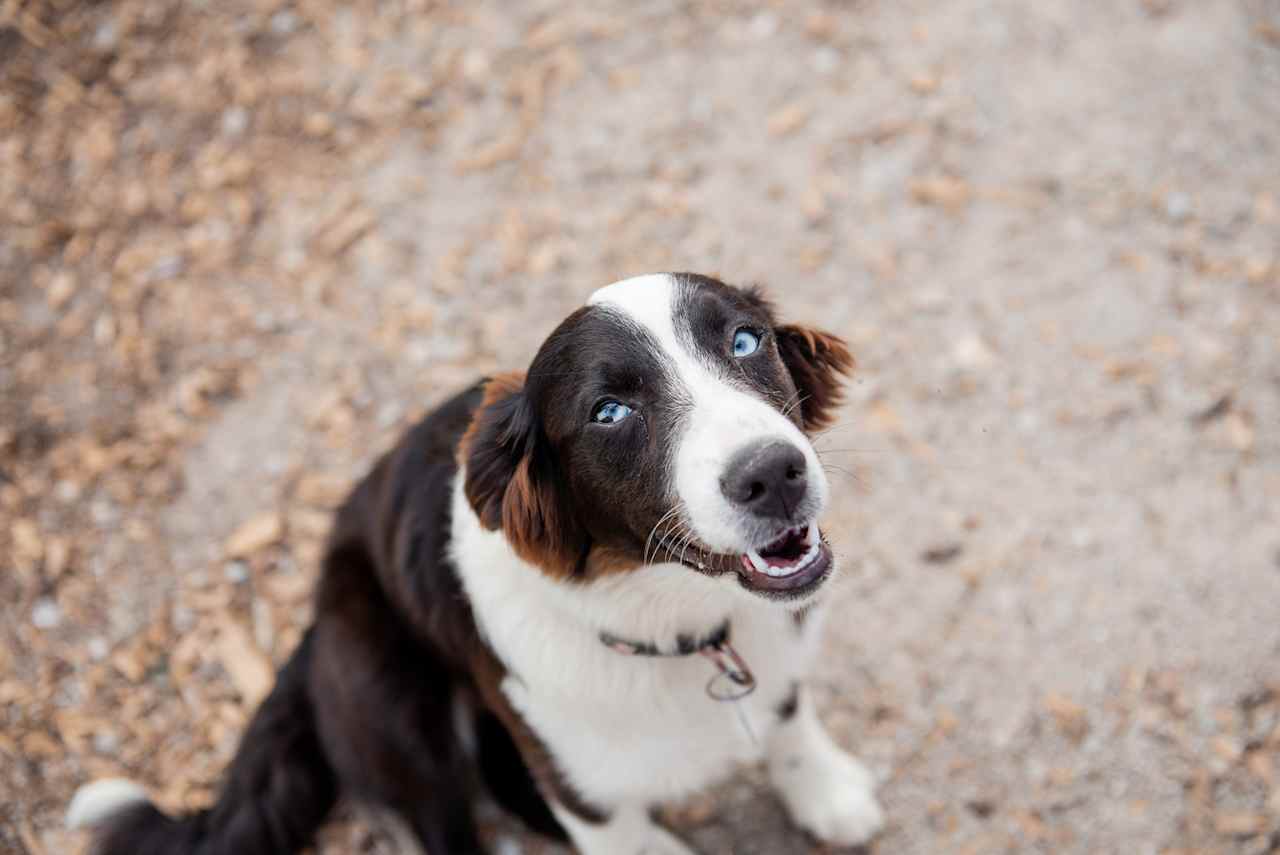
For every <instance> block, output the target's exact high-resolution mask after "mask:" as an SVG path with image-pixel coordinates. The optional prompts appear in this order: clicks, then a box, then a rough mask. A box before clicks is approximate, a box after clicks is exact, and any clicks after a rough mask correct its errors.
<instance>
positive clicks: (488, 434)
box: [459, 374, 583, 576]
mask: <svg viewBox="0 0 1280 855" xmlns="http://www.w3.org/2000/svg"><path fill="white" fill-rule="evenodd" d="M459 455H460V457H461V461H460V462H461V463H462V464H463V465H464V466H465V467H466V482H465V484H464V485H463V492H464V493H465V494H466V497H467V501H468V502H469V503H470V504H471V507H472V508H474V509H475V512H476V514H477V515H478V516H479V517H480V522H481V524H482V525H484V527H485V528H487V529H490V530H491V531H496V530H499V529H501V530H502V532H503V534H505V535H506V538H507V540H508V542H510V544H511V546H512V547H513V548H514V549H515V551H516V553H517V554H519V555H520V557H522V558H524V559H525V560H526V561H530V562H532V563H534V564H537V565H538V566H539V567H541V568H542V569H543V570H545V571H546V572H548V573H550V574H552V575H555V576H569V575H572V574H573V573H574V571H575V568H576V567H577V565H578V563H579V557H580V552H581V543H582V540H583V537H582V534H581V532H580V530H579V529H578V526H577V525H576V524H575V523H574V521H573V519H572V514H571V513H570V512H569V511H568V509H567V507H566V505H565V502H564V500H563V498H562V497H563V495H564V491H563V489H562V488H561V485H560V480H559V478H558V476H557V474H556V471H555V467H554V465H553V460H552V456H551V449H550V448H549V447H548V444H547V441H546V437H545V436H544V435H543V433H542V427H541V425H540V424H539V421H538V415H537V413H536V412H535V411H534V408H533V405H532V403H531V402H530V401H529V399H528V397H527V396H526V394H525V391H524V376H523V375H520V374H502V375H498V376H496V377H493V378H491V379H490V380H489V381H488V383H487V384H486V386H485V390H484V397H483V399H482V401H481V403H480V407H479V408H478V409H477V410H476V412H475V415H474V416H473V417H472V421H471V426H470V427H469V428H468V429H467V432H466V434H465V435H464V436H463V438H462V442H461V444H460V445H459Z"/></svg>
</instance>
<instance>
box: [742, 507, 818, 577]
mask: <svg viewBox="0 0 1280 855" xmlns="http://www.w3.org/2000/svg"><path fill="white" fill-rule="evenodd" d="M741 563H742V571H740V572H741V575H742V578H743V580H744V584H746V585H747V587H750V588H754V589H757V590H761V591H769V592H782V593H787V594H800V593H807V592H808V590H811V589H812V588H813V587H816V586H817V585H818V584H820V583H821V581H822V579H823V578H824V577H825V576H826V574H827V572H828V571H829V570H830V569H831V548H830V547H828V546H827V544H826V543H825V542H824V541H823V540H822V532H821V531H819V530H818V524H817V523H816V522H811V523H809V524H808V525H803V526H796V527H793V528H789V529H786V530H785V531H783V532H782V533H781V534H780V535H778V536H777V537H775V538H774V539H773V540H771V541H769V542H768V543H766V544H765V545H764V546H761V547H759V548H757V549H752V550H750V551H748V552H746V553H743V555H742V557H741Z"/></svg>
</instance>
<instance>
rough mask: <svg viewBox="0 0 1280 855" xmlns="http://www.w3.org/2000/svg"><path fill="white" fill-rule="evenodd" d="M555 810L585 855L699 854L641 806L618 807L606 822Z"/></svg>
mask: <svg viewBox="0 0 1280 855" xmlns="http://www.w3.org/2000/svg"><path fill="white" fill-rule="evenodd" d="M551 809H552V810H553V811H554V812H555V815H556V819H558V820H560V824H561V825H563V826H564V829H565V831H567V832H569V837H570V839H572V840H573V845H574V846H576V847H577V849H578V851H579V852H580V853H582V855H695V853H694V851H693V850H692V849H690V848H689V847H688V846H686V845H685V844H683V843H681V842H680V840H679V839H678V838H676V837H675V835H673V834H671V832H669V831H667V830H666V829H664V828H662V827H661V826H659V825H658V824H657V823H656V822H654V821H653V820H652V819H650V818H649V811H648V810H646V809H645V808H643V807H641V806H639V805H627V806H625V807H622V808H616V809H614V810H612V811H610V812H609V815H608V817H607V818H606V819H605V820H604V821H602V822H588V821H586V820H584V819H582V818H581V817H579V816H578V815H576V814H574V813H571V812H570V811H567V810H565V809H564V808H562V807H560V806H559V805H556V804H552V806H551Z"/></svg>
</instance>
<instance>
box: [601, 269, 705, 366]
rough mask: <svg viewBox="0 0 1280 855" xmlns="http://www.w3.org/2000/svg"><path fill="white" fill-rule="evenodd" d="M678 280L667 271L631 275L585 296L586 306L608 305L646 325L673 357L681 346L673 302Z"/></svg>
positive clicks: (679, 350)
mask: <svg viewBox="0 0 1280 855" xmlns="http://www.w3.org/2000/svg"><path fill="white" fill-rule="evenodd" d="M678 292H679V283H678V282H677V281H676V278H675V277H674V276H672V275H671V274H670V273H651V274H648V275H646V276H633V277H631V278H630V279H623V280H621V281H619V282H614V283H613V284H612V285H606V286H604V287H603V288H601V289H599V290H598V291H596V292H595V293H594V294H592V295H591V297H590V298H588V300H587V305H588V306H607V307H609V308H611V309H616V310H618V311H620V312H622V313H623V314H624V315H626V316H627V317H629V318H631V319H632V320H633V321H635V322H636V323H638V324H640V325H641V326H642V327H644V328H645V329H647V330H648V331H649V332H650V333H651V334H652V335H653V336H654V337H655V338H656V339H657V340H658V341H659V343H661V344H662V348H663V350H665V351H666V352H667V355H668V356H669V357H672V358H676V357H677V356H678V355H679V354H681V353H683V348H681V347H680V343H679V341H678V340H677V338H676V327H675V319H674V318H675V302H676V295H677V293H678Z"/></svg>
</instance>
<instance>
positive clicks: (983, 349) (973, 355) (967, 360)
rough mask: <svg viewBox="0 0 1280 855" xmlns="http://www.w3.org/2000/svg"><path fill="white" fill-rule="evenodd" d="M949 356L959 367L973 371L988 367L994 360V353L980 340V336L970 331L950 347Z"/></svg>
mask: <svg viewBox="0 0 1280 855" xmlns="http://www.w3.org/2000/svg"><path fill="white" fill-rule="evenodd" d="M951 358H952V359H953V360H954V361H955V363H956V365H957V366H959V367H960V368H963V369H966V370H969V371H973V370H977V369H981V368H987V367H989V366H990V365H991V364H992V363H993V362H995V353H994V352H993V351H992V350H991V348H990V347H988V346H987V343H986V342H985V341H983V340H982V336H980V335H977V334H976V333H970V334H969V335H966V336H964V337H963V338H961V339H960V340H959V341H957V342H956V343H955V345H954V346H953V347H952V348H951Z"/></svg>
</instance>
